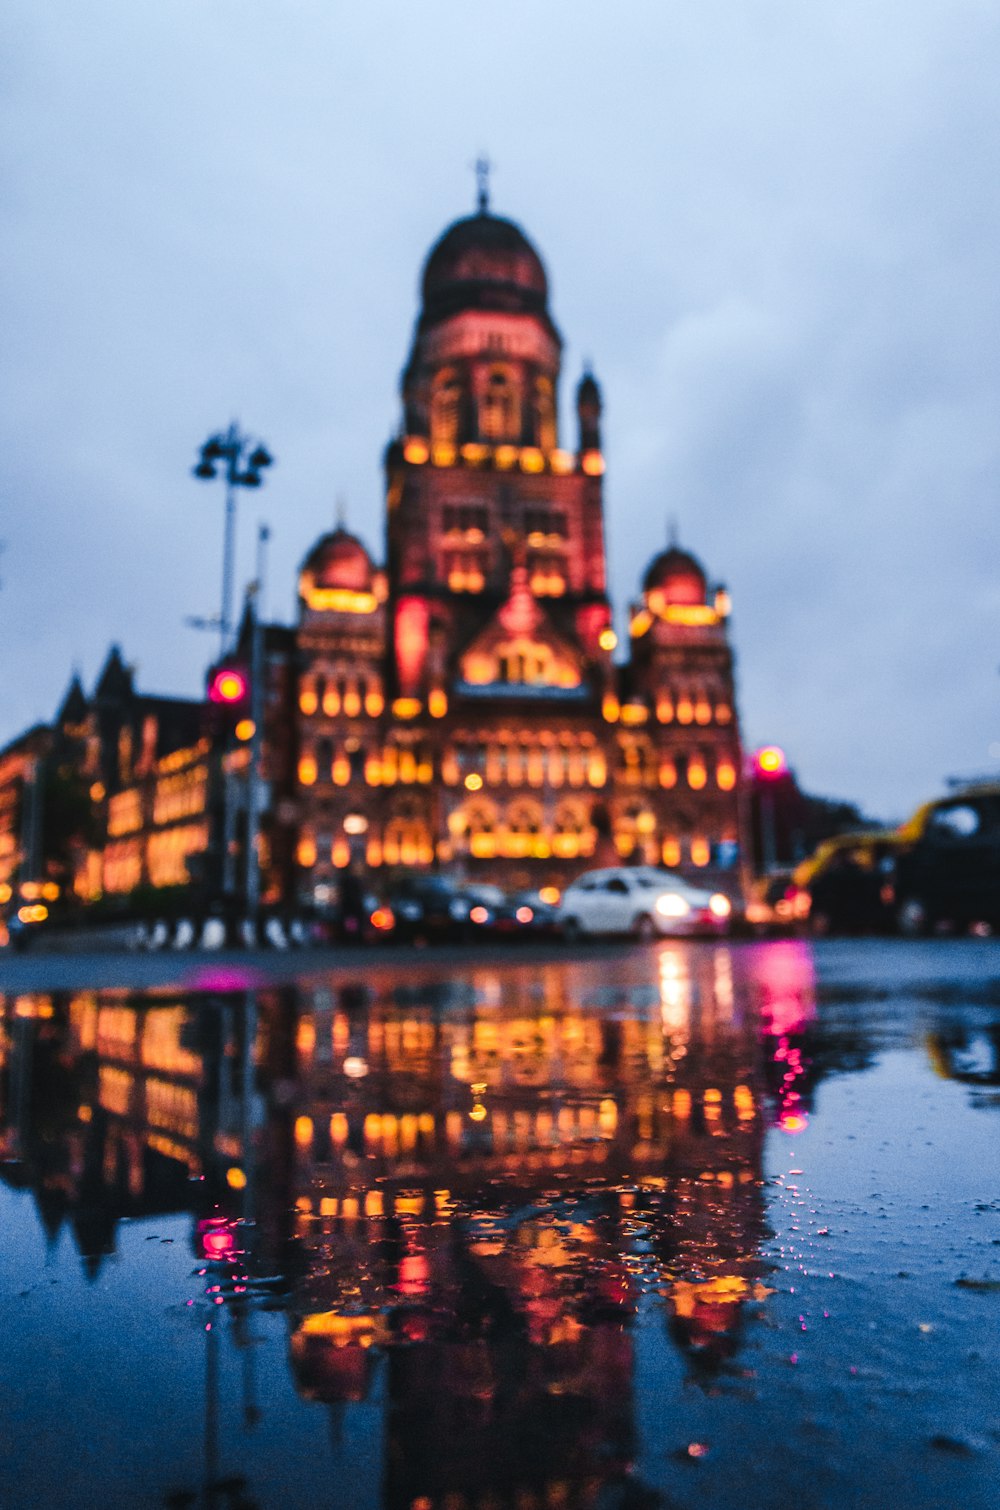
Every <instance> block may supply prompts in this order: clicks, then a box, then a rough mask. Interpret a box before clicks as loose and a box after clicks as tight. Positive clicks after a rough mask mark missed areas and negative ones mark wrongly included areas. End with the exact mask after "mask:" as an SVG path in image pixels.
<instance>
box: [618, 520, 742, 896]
mask: <svg viewBox="0 0 1000 1510" xmlns="http://www.w3.org/2000/svg"><path fill="white" fill-rule="evenodd" d="M728 615H729V597H728V594H727V593H726V591H725V589H724V588H722V587H721V586H717V587H712V586H711V585H710V584H709V581H708V577H707V574H706V572H705V569H704V567H703V566H702V565H701V562H700V561H698V560H697V558H696V557H695V556H693V555H691V554H690V552H688V551H686V550H682V549H681V548H680V547H679V546H678V545H677V544H676V543H671V544H670V545H669V546H668V547H667V549H666V550H663V551H661V552H660V553H659V554H658V555H657V556H655V557H654V558H653V560H652V561H651V562H650V564H649V566H648V567H647V569H646V573H645V576H644V577H643V581H642V597H641V599H640V601H639V602H638V603H636V604H633V606H632V611H631V616H630V639H631V659H630V662H629V664H628V666H627V667H626V668H625V679H626V685H627V689H628V690H627V692H626V693H625V695H624V698H623V702H622V708H621V719H622V727H621V729H620V733H619V741H620V743H621V745H622V759H621V766H620V768H621V770H622V771H623V772H624V773H625V775H626V776H627V773H628V771H629V769H630V768H631V769H632V770H641V771H642V772H643V782H644V784H645V785H647V786H648V787H650V788H652V793H651V795H650V797H649V799H648V801H647V803H646V808H645V809H644V811H645V821H644V824H643V827H644V828H645V833H644V834H643V835H639V834H638V833H637V834H636V835H635V845H636V847H638V848H639V849H640V850H641V851H642V853H643V855H644V857H645V858H647V859H649V860H655V861H656V862H658V863H665V864H667V865H680V866H683V867H684V868H685V869H687V868H692V869H694V870H704V871H706V872H708V871H711V870H713V869H716V868H718V869H723V868H725V867H726V865H727V864H732V863H734V862H735V857H736V853H737V847H738V844H739V838H740V834H739V807H738V786H739V779H740V769H741V754H740V739H739V728H738V724H737V718H736V702H735V688H734V678H733V655H732V650H731V648H730V644H729V637H728V632H727V619H728ZM625 827H626V831H627V828H628V825H627V823H626V825H625Z"/></svg>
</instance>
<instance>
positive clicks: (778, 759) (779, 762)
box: [753, 745, 788, 781]
mask: <svg viewBox="0 0 1000 1510" xmlns="http://www.w3.org/2000/svg"><path fill="white" fill-rule="evenodd" d="M753 768H754V773H755V775H757V776H762V777H764V779H765V780H766V781H774V780H775V779H776V778H777V777H778V776H784V774H785V772H786V771H787V770H788V761H787V760H786V759H785V752H784V750H782V749H781V748H780V746H778V745H763V746H762V747H761V749H759V750H755V751H754V756H753Z"/></svg>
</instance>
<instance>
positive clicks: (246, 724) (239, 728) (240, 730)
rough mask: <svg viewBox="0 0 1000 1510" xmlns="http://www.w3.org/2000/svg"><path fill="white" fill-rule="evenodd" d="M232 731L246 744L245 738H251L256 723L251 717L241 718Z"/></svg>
mask: <svg viewBox="0 0 1000 1510" xmlns="http://www.w3.org/2000/svg"><path fill="white" fill-rule="evenodd" d="M233 732H234V733H235V735H236V738H237V739H239V740H242V741H243V743H244V744H246V742H247V740H248V739H253V737H254V735H255V734H256V732H257V725H256V724H255V723H254V721H253V719H252V718H241V719H240V721H239V723H238V724H237V725H236V728H235V729H234V731H233Z"/></svg>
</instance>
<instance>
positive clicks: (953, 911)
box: [887, 784, 1000, 936]
mask: <svg viewBox="0 0 1000 1510" xmlns="http://www.w3.org/2000/svg"><path fill="white" fill-rule="evenodd" d="M898 840H899V842H898V845H897V848H896V851H895V854H894V856H893V863H892V866H891V868H890V870H889V872H888V876H887V880H888V885H889V891H890V897H891V902H892V908H893V915H894V917H895V922H896V926H897V927H898V929H899V931H900V933H903V934H907V935H910V936H915V935H919V934H923V933H930V932H932V931H933V930H935V929H937V928H949V929H953V930H962V931H964V930H967V929H969V928H970V927H973V926H975V925H976V924H981V925H985V926H988V927H989V928H990V929H992V930H994V931H996V930H997V929H1000V785H994V784H991V785H983V786H977V787H970V788H969V789H967V790H966V791H963V792H960V793H956V794H955V795H954V796H953V797H944V798H941V799H939V800H938V801H937V802H928V803H926V804H925V805H924V806H923V807H922V808H920V809H918V811H917V812H916V813H915V814H914V816H913V817H912V818H911V819H910V820H909V822H908V823H904V824H903V826H902V828H900V829H899V831H898Z"/></svg>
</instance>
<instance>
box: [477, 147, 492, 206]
mask: <svg viewBox="0 0 1000 1510" xmlns="http://www.w3.org/2000/svg"><path fill="white" fill-rule="evenodd" d="M492 167H493V164H492V163H491V162H490V160H489V158H488V157H487V156H486V153H485V152H480V154H479V156H478V157H477V158H476V162H475V170H476V200H477V202H478V205H479V213H480V215H488V214H489V211H490V171H491V169H492Z"/></svg>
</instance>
